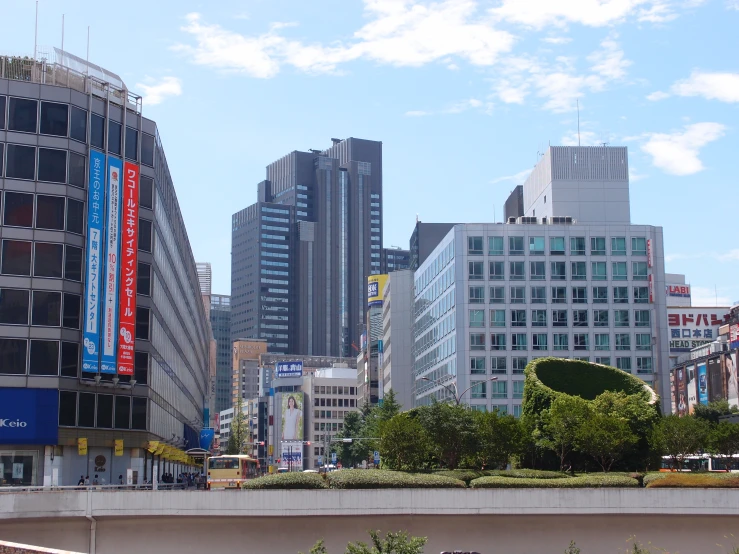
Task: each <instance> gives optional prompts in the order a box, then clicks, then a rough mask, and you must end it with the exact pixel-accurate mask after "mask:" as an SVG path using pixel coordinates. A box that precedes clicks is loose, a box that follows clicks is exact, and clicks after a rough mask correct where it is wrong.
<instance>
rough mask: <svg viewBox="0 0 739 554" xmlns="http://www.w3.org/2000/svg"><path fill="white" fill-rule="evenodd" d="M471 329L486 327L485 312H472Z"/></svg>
mask: <svg viewBox="0 0 739 554" xmlns="http://www.w3.org/2000/svg"><path fill="white" fill-rule="evenodd" d="M470 327H485V310H470Z"/></svg>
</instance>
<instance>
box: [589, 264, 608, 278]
mask: <svg viewBox="0 0 739 554" xmlns="http://www.w3.org/2000/svg"><path fill="white" fill-rule="evenodd" d="M590 270H591V276H590V278H591V279H592V280H593V281H605V280H606V279H608V273H607V272H606V262H591V263H590Z"/></svg>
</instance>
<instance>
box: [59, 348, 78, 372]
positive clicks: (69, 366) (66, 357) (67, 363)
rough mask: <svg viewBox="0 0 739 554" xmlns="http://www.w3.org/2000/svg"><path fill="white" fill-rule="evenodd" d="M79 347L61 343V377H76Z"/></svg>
mask: <svg viewBox="0 0 739 554" xmlns="http://www.w3.org/2000/svg"><path fill="white" fill-rule="evenodd" d="M79 360H80V345H79V344H77V343H76V342H64V341H62V365H61V371H60V373H59V374H60V375H61V376H62V377H77V375H78V373H79V365H80V362H79Z"/></svg>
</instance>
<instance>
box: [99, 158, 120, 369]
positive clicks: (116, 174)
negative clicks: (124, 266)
mask: <svg viewBox="0 0 739 554" xmlns="http://www.w3.org/2000/svg"><path fill="white" fill-rule="evenodd" d="M122 170H123V164H122V163H121V161H120V160H119V159H117V158H113V157H110V156H109V157H108V170H107V177H108V187H107V198H106V200H107V201H106V206H107V209H106V212H107V213H106V217H107V221H106V226H105V229H106V231H105V258H104V264H103V268H104V272H103V279H104V280H103V293H104V298H105V300H104V301H103V317H102V319H103V322H102V323H103V327H102V333H103V346H102V352H101V355H100V373H115V372H116V347H117V345H118V273H119V261H120V258H119V257H120V227H121V186H120V185H121V171H122Z"/></svg>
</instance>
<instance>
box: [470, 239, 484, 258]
mask: <svg viewBox="0 0 739 554" xmlns="http://www.w3.org/2000/svg"><path fill="white" fill-rule="evenodd" d="M467 254H470V255H478V256H482V237H467Z"/></svg>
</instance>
